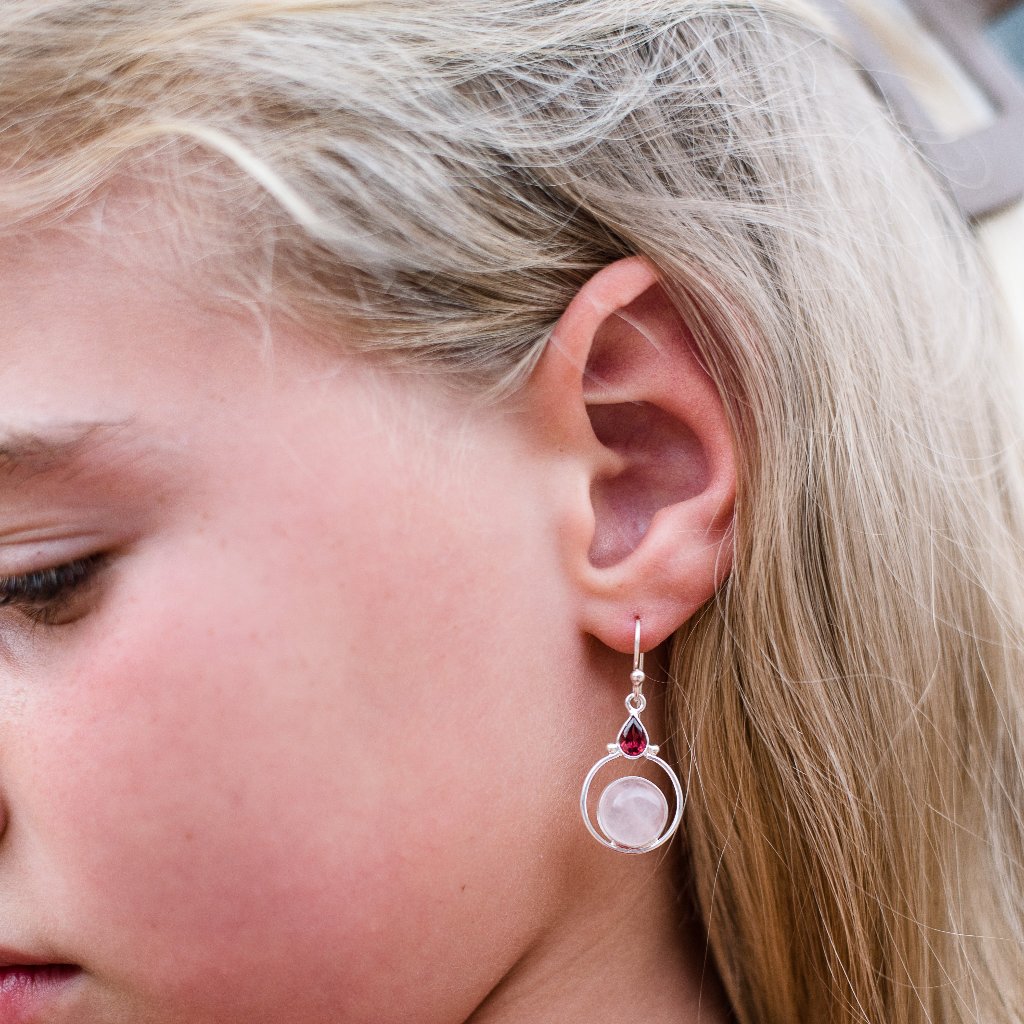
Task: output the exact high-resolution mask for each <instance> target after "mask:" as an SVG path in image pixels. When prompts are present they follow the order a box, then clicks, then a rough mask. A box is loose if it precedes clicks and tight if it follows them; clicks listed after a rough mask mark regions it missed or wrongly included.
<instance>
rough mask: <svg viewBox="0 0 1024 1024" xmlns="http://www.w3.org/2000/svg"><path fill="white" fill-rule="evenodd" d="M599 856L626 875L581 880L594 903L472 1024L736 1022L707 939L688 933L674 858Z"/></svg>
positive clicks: (551, 932)
mask: <svg viewBox="0 0 1024 1024" xmlns="http://www.w3.org/2000/svg"><path fill="white" fill-rule="evenodd" d="M598 854H599V856H602V857H612V856H615V857H618V858H619V860H620V861H622V862H623V864H622V869H621V870H618V871H612V872H608V871H607V864H605V865H602V868H601V869H599V870H598V871H595V872H594V873H593V874H591V873H589V872H588V873H587V874H586V877H584V876H583V875H582V874H581V875H580V876H578V877H577V878H576V879H575V880H574V881H575V886H576V887H579V886H582V885H586V886H588V890H587V892H588V895H587V898H586V899H584V900H580V901H578V904H577V907H576V909H575V910H573V911H572V912H570V913H567V914H565V915H563V916H560V917H559V918H558V920H557V922H556V923H555V924H554V925H553V926H552V927H550V928H549V929H548V930H547V931H546V932H545V933H544V934H543V936H541V938H540V939H538V941H537V942H535V943H534V945H533V946H531V948H530V949H529V950H528V951H527V952H526V953H525V954H524V955H523V956H522V957H521V958H520V959H519V960H518V961H517V962H516V964H515V965H514V966H513V967H512V969H511V970H510V971H508V972H507V973H506V975H505V976H504V977H503V978H502V979H501V981H500V982H499V983H498V985H496V986H495V987H494V989H492V990H491V992H490V993H489V994H488V996H487V998H486V999H485V1000H484V1001H483V1002H482V1003H481V1004H480V1005H479V1006H478V1007H477V1009H476V1010H475V1011H474V1013H473V1014H472V1015H471V1016H470V1017H469V1018H468V1020H467V1021H466V1022H465V1024H550V1022H551V1021H553V1020H557V1021H559V1022H560V1024H594V1022H595V1021H612V1020H642V1021H645V1022H647V1024H698V1022H699V1024H724V1022H726V1021H729V1020H730V1019H731V1018H730V1015H729V1011H728V1008H727V1004H726V1001H725V999H724V997H723V995H722V992H721V988H720V985H719V982H718V979H717V976H716V974H715V969H714V965H713V963H712V961H711V957H710V954H707V955H706V948H705V943H704V941H703V939H702V937H701V936H700V934H699V932H698V930H697V929H695V928H693V927H692V926H691V927H687V926H686V925H684V924H683V920H684V919H685V917H686V916H687V913H688V907H687V904H685V903H684V902H683V901H682V900H680V899H679V898H678V897H677V896H676V894H675V885H674V881H673V877H672V871H673V869H674V868H675V865H676V862H677V858H678V854H677V853H675V851H674V849H671V848H670V849H669V850H668V851H665V850H658V851H656V852H652V853H650V854H640V855H636V856H631V855H623V854H612V853H610V852H609V851H602V850H600V849H598ZM598 879H600V881H598ZM592 883H593V885H594V888H592V889H591V888H589V886H590V885H591V884H592ZM567 902H571V901H567Z"/></svg>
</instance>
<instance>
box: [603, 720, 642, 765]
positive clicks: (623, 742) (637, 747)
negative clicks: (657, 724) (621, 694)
mask: <svg viewBox="0 0 1024 1024" xmlns="http://www.w3.org/2000/svg"><path fill="white" fill-rule="evenodd" d="M605 735H607V733H606V734H605ZM619 749H620V750H621V751H622V752H623V753H624V754H625V755H626V757H639V756H640V755H641V754H642V753H643V752H644V751H645V750H646V749H647V730H646V729H645V728H644V727H643V726H642V725H641V724H640V719H639V718H637V717H636V715H630V716H629V721H628V722H626V724H625V725H624V726H623V727H622V731H621V732H620V733H619Z"/></svg>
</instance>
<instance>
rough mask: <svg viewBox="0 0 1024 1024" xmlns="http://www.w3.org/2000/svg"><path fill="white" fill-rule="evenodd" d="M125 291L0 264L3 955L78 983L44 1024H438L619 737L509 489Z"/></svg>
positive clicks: (517, 915) (429, 407)
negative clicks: (595, 766)
mask: <svg viewBox="0 0 1024 1024" xmlns="http://www.w3.org/2000/svg"><path fill="white" fill-rule="evenodd" d="M139 244H143V243H139ZM145 245H146V246H147V247H149V251H150V252H151V253H156V254H157V257H154V259H155V258H158V254H159V238H158V237H157V236H156V235H155V234H154V236H153V237H151V238H150V240H149V241H147V242H146V243H145ZM151 262H152V260H151ZM144 266H146V267H148V266H149V264H142V263H139V264H133V263H132V261H131V260H125V259H115V258H114V257H113V256H110V255H108V254H107V253H106V252H105V250H104V247H103V244H102V242H101V241H100V240H99V239H98V238H97V240H95V241H93V242H89V241H87V240H82V239H81V238H80V239H77V240H72V239H71V238H70V237H69V236H63V235H57V234H53V235H51V236H37V237H36V238H34V239H33V240H32V241H31V242H18V243H16V244H13V245H7V246H6V247H5V249H4V256H3V261H2V265H0V324H2V328H0V332H2V345H3V358H2V360H0V410H2V412H0V428H2V433H3V438H2V442H0V444H2V448H0V576H3V577H4V578H5V579H4V581H3V582H4V584H5V585H6V591H5V593H6V594H7V595H8V596H9V597H10V602H9V603H8V604H6V605H5V606H4V607H2V608H0V829H3V832H2V837H0V947H11V948H14V949H16V950H19V951H23V952H27V953H34V954H37V955H38V956H41V957H42V958H43V959H48V960H52V961H54V962H68V963H75V964H79V965H81V967H82V971H81V973H80V974H78V975H77V976H76V977H75V978H74V979H73V980H72V981H71V982H70V983H69V984H67V985H65V986H64V987H63V989H62V990H61V992H60V993H59V995H58V997H57V998H55V999H54V1000H53V1001H52V1003H51V1004H48V1006H47V1008H46V1010H45V1011H44V1012H43V1015H42V1016H41V1017H39V1018H38V1019H39V1020H40V1021H41V1020H45V1021H46V1022H47V1024H70V1022H74V1024H99V1022H101V1021H102V1022H104V1024H140V1022H142V1021H145V1022H147V1024H161V1022H168V1024H170V1022H174V1024H186V1022H187V1024H208V1022H214V1021H242V1020H245V1021H253V1022H255V1021H273V1022H275V1024H287V1022H299V1021H302V1022H308V1021H314V1020H316V1021H319V1020H325V1021H326V1020H331V1021H354V1022H356V1021H358V1022H370V1021H372V1022H374V1024H389V1022H396V1024H397V1022H402V1024H408V1022H409V1021H411V1020H415V1021H416V1022H417V1024H430V1022H432V1021H450V1020H463V1019H464V1018H465V1017H466V1016H468V1015H469V1013H471V1012H472V1009H473V1007H474V1006H476V1005H477V1003H478V1002H479V1001H480V1000H481V999H482V998H483V997H484V996H485V995H486V993H487V992H488V990H489V989H490V987H491V986H493V985H494V984H495V982H496V980H497V979H498V977H499V976H500V975H501V973H502V972H504V971H506V970H507V969H508V966H509V964H510V963H511V962H513V961H514V960H515V958H516V956H518V955H519V952H520V951H521V950H522V949H523V948H526V947H527V946H528V945H529V943H530V941H531V939H532V938H533V937H534V933H535V932H536V931H537V930H538V928H539V927H540V926H539V923H538V922H539V921H540V920H541V919H542V917H544V918H547V917H549V916H551V915H552V914H555V913H557V912H558V908H559V906H560V905H561V902H562V901H563V900H565V899H566V898H567V897H566V896H565V895H563V894H564V893H566V892H568V891H569V890H573V891H579V886H580V885H583V886H585V885H586V883H587V878H586V874H587V870H588V868H587V864H588V862H587V861H586V860H585V858H584V859H582V860H581V858H580V857H579V856H578V855H576V854H575V853H573V852H571V851H575V850H576V849H577V848H579V846H580V844H581V843H582V844H585V845H586V846H587V847H588V848H589V845H590V841H589V840H587V839H586V838H585V837H583V835H582V834H583V829H582V827H581V825H580V823H579V821H578V810H577V807H576V801H577V799H578V792H579V790H578V787H579V783H580V779H581V776H582V772H583V771H584V770H585V768H586V767H587V766H588V765H589V764H590V762H592V761H593V760H594V752H595V751H598V752H599V751H600V750H601V747H602V746H603V743H604V742H606V741H607V739H608V736H607V735H606V734H607V732H608V730H609V728H610V726H609V723H613V724H617V721H618V719H619V718H621V716H622V710H621V699H622V693H621V692H620V690H616V691H609V693H608V695H607V700H606V701H605V703H606V705H607V709H606V712H605V711H604V710H601V708H597V709H595V704H600V702H601V701H602V700H604V697H602V696H600V695H595V694H593V693H591V692H590V690H589V687H588V685H587V672H588V667H587V665H586V664H585V663H584V661H585V659H584V658H583V657H582V656H581V657H580V659H579V662H580V663H579V665H578V666H577V665H572V664H570V665H566V664H565V652H566V650H570V651H572V650H583V649H584V647H583V645H580V644H579V643H578V635H577V637H576V638H575V641H574V643H575V646H574V643H573V642H569V641H568V630H569V629H570V627H571V625H572V622H573V619H572V614H571V607H570V606H571V595H570V594H568V593H567V592H566V589H565V588H564V586H563V584H562V583H560V576H559V574H558V573H557V572H554V571H551V568H552V567H553V566H554V565H555V564H556V558H557V555H556V538H555V536H554V528H553V527H552V526H551V524H550V521H549V520H550V513H549V512H548V511H546V500H545V494H544V487H545V484H544V475H543V473H542V472H540V471H539V470H538V463H537V461H536V456H535V455H533V454H531V451H530V447H529V445H528V444H527V443H526V442H525V441H524V440H523V437H524V436H525V435H524V434H523V432H522V431H521V429H520V428H519V427H518V426H517V424H516V422H515V417H514V415H511V414H509V413H508V412H507V411H506V412H504V413H502V412H500V411H499V410H495V411H494V412H493V413H489V414H486V415H485V414H482V413H479V412H478V413H474V414H473V415H472V418H469V417H468V416H467V415H466V414H464V413H462V412H460V409H459V406H458V404H457V402H456V401H455V400H454V399H444V398H442V397H441V396H440V395H439V394H428V393H427V386H426V385H425V384H423V383H419V384H417V385H416V386H415V387H414V386H413V385H412V384H411V383H409V382H408V381H406V382H405V383H403V382H401V381H400V380H399V379H398V378H392V377H385V376H383V375H381V374H378V373H374V372H371V370H370V369H369V368H368V367H367V366H366V365H364V364H362V363H360V362H357V361H355V360H354V359H351V358H342V357H341V356H339V355H337V354H334V352H332V350H331V348H330V346H329V345H327V344H321V345H312V344H307V343H305V342H303V341H302V340H301V339H300V338H299V337H297V336H295V335H294V334H292V335H289V334H288V333H287V332H286V331H278V332H276V333H275V337H274V343H273V349H272V353H271V354H270V355H269V356H267V357H264V355H263V354H262V353H261V344H262V336H261V330H260V327H259V324H258V323H257V321H256V320H255V319H254V318H252V317H250V316H249V315H247V314H246V313H245V312H243V311H241V310H239V312H237V313H236V314H235V315H230V314H228V313H225V312H223V311H222V312H213V311H211V310H209V309H203V308H199V307H198V306H197V305H196V304H194V303H190V302H189V301H188V300H187V299H186V298H185V295H186V292H185V290H184V289H182V288H179V287H177V286H176V285H175V283H174V275H173V273H171V272H170V271H168V272H167V273H166V274H157V273H154V272H153V271H152V269H143V267H144ZM344 343H345V339H344V338H338V339H337V340H336V344H335V349H336V350H337V351H340V350H341V349H342V348H343V347H344ZM409 380H411V378H409ZM512 482H514V486H512V485H511V484H512ZM94 555H101V556H102V558H101V559H99V560H97V561H95V562H92V561H88V560H89V559H92V558H93V556H94ZM79 560H86V561H84V562H82V561H79ZM68 563H77V569H78V570H79V571H78V572H77V573H76V572H74V570H73V569H72V570H65V571H64V572H62V573H61V574H60V576H59V579H57V580H55V579H54V578H45V577H43V578H37V579H35V580H21V581H20V582H19V581H18V580H12V579H11V578H12V577H21V576H23V574H26V573H33V572H40V571H43V570H48V569H51V568H53V567H58V566H64V565H67V564H68ZM75 578H77V579H79V582H78V584H77V586H68V585H65V584H68V582H69V581H71V582H72V583H73V580H74V579H75ZM60 581H63V583H61V582H60ZM61 587H63V589H61ZM556 664H557V665H558V669H559V678H560V679H565V678H568V679H574V678H576V679H579V684H578V687H577V692H575V693H572V694H570V699H568V700H566V699H565V693H564V692H562V693H555V692H553V691H552V688H551V686H550V682H549V680H550V674H549V673H550V668H551V666H552V665H556ZM573 685H574V686H575V684H573ZM583 706H587V708H588V714H587V716H586V718H587V719H590V718H593V720H594V721H597V722H601V723H602V725H603V728H602V730H601V731H600V732H599V733H597V734H595V735H594V736H588V735H586V734H585V729H583V728H582V727H581V721H582V719H583V717H584V716H582V715H581V713H580V708H581V707H583ZM616 709H618V710H616ZM567 737H572V740H571V741H567V739H566V738H567ZM581 837H582V838H581ZM592 845H593V846H594V847H595V848H597V844H592ZM598 856H600V853H599V854H598ZM629 859H631V858H627V860H629ZM570 865H571V871H572V872H573V874H572V880H573V881H574V882H575V883H576V885H575V886H567V885H566V882H567V880H568V877H569V876H568V872H569V871H570V867H569V866H570ZM0 959H2V958H0ZM27 1019H32V1020H33V1021H34V1020H35V1019H36V1018H35V1017H31V1018H27Z"/></svg>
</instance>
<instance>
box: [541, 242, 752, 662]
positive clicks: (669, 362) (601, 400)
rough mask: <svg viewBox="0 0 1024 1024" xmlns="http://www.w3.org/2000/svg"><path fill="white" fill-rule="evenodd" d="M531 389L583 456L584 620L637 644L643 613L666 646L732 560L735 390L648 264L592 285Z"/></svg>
mask: <svg viewBox="0 0 1024 1024" xmlns="http://www.w3.org/2000/svg"><path fill="white" fill-rule="evenodd" d="M531 385H536V387H537V388H538V390H537V392H536V394H538V395H540V396H544V397H546V398H547V399H548V401H542V406H543V407H544V408H543V414H544V415H545V416H546V417H548V425H549V429H551V430H552V431H553V432H552V434H551V437H552V439H554V437H555V436H556V435H557V436H558V438H559V440H558V444H559V447H560V450H561V451H562V454H563V456H564V455H565V454H566V452H565V447H566V445H568V446H569V447H570V448H571V449H572V450H573V454H575V455H577V456H578V458H577V459H569V460H564V458H563V462H562V465H563V466H564V467H565V473H566V475H567V480H566V483H567V484H569V486H570V490H569V491H568V492H566V493H568V494H569V495H570V496H571V497H570V498H569V501H570V502H571V503H572V502H575V504H576V506H577V507H575V508H573V509H572V511H571V514H569V515H568V516H566V518H565V520H564V522H563V523H562V524H560V525H561V529H560V535H561V537H562V540H563V544H564V548H563V553H564V556H565V565H566V571H567V572H568V574H569V577H570V582H571V584H572V586H573V587H574V589H575V592H576V594H577V597H578V599H579V603H580V625H581V627H582V628H583V629H584V630H586V631H587V632H589V633H591V634H592V635H594V636H595V637H597V638H598V639H599V640H601V641H602V643H604V644H606V645H607V646H609V647H611V648H613V649H615V650H619V651H623V652H628V651H630V650H632V643H633V629H634V621H635V617H636V616H638V615H639V616H640V617H641V619H642V621H643V635H644V646H645V648H648V647H651V646H654V645H656V644H659V643H661V642H662V641H663V640H664V639H666V638H667V637H668V636H670V635H671V634H672V633H673V632H674V631H675V630H676V629H678V628H679V626H680V625H682V623H684V622H685V621H686V620H687V619H688V618H689V617H690V616H691V615H693V614H694V612H696V611H697V609H698V608H699V607H700V606H701V605H702V604H704V603H705V602H706V601H707V600H708V599H709V598H710V597H711V596H712V595H713V594H714V592H715V590H716V589H717V587H718V586H720V585H721V583H722V581H723V580H724V579H725V577H726V576H727V575H728V573H729V571H730V570H731V568H732V524H733V506H734V501H735V488H736V472H735V459H734V451H733V443H732V436H731V432H730V430H729V427H728V420H727V416H726V413H725V408H724V405H723V403H722V400H721V396H720V395H719V393H718V391H717V389H716V387H715V385H714V383H713V381H712V379H711V377H710V376H709V375H708V373H707V371H706V370H705V368H704V367H703V365H702V364H701V362H700V359H699V358H698V355H697V352H696V349H695V347H694V345H693V339H692V336H691V334H690V331H689V329H688V327H687V325H686V323H685V322H684V321H683V319H682V317H681V316H680V314H679V312H678V311H677V309H676V308H675V306H674V305H673V304H672V302H671V301H670V299H669V297H668V295H667V294H666V292H665V290H664V289H663V287H662V286H661V284H660V283H659V281H658V277H657V275H656V273H655V272H654V271H653V269H652V268H651V267H650V266H649V264H647V263H646V261H644V260H643V259H641V258H639V257H629V258H627V259H623V260H619V261H617V262H616V263H613V264H611V265H609V266H607V267H605V268H603V269H602V270H601V271H599V272H598V273H597V274H595V275H594V276H593V277H592V278H591V279H590V280H589V281H588V282H587V283H586V284H585V285H584V286H583V287H582V288H581V289H580V291H579V292H578V293H577V295H576V296H575V297H574V299H573V301H572V303H570V305H569V306H568V307H567V309H566V311H565V314H564V315H563V316H562V318H561V319H560V320H559V323H558V325H557V327H556V328H555V331H554V332H553V335H552V339H551V344H550V345H549V348H548V350H546V351H545V353H544V355H543V357H542V359H541V361H540V363H538V366H537V368H536V370H535V375H534V378H533V379H532V380H531ZM556 398H557V400H556ZM581 469H582V470H583V472H585V473H586V476H587V480H586V484H587V486H586V487H583V486H581V480H580V479H579V473H580V471H581ZM569 476H573V479H572V480H571V481H570V480H569V479H568V477H569ZM581 503H584V504H585V506H586V507H585V508H584V507H578V506H579V505H580V504H581Z"/></svg>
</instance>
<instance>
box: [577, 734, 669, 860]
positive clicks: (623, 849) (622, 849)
mask: <svg viewBox="0 0 1024 1024" xmlns="http://www.w3.org/2000/svg"><path fill="white" fill-rule="evenodd" d="M620 757H621V758H623V759H624V760H627V761H640V760H642V759H644V758H646V759H647V760H648V761H653V762H654V763H655V764H656V765H658V767H660V768H661V769H663V770H664V772H665V774H666V775H667V776H668V777H669V781H670V782H671V783H672V790H673V792H674V793H675V796H676V813H675V814H674V815H673V816H672V820H671V821H670V822H669V824H668V827H667V828H666V829H665V831H664V832H662V834H661V835H660V836H658V838H657V839H652V840H651V841H650V842H649V843H645V844H644V845H643V846H623V845H622V843H617V842H615V840H614V839H609V838H608V837H607V836H606V835H604V834H603V833H601V832H599V831H598V829H597V828H596V827H595V826H594V823H593V822H592V821H591V820H590V815H589V814H588V813H587V795H588V794H589V793H590V784H591V783H592V782H593V781H594V776H595V775H597V773H598V772H599V771H600V770H601V769H602V768H603V767H604V766H605V765H606V764H610V763H611V762H612V761H615V760H618V758H620ZM641 778H642V776H641ZM685 804H686V798H685V797H684V796H683V786H682V783H681V782H680V781H679V776H678V775H676V773H675V772H674V771H673V770H672V768H671V766H670V765H668V764H667V763H666V762H665V761H663V760H662V759H661V758H660V757H658V755H657V754H648V753H646V752H644V753H643V754H641V755H640V756H639V757H628V756H627V755H626V754H624V753H623V752H622V751H621V750H615V751H613V752H612V753H610V754H608V755H607V756H605V757H602V758H601V760H600V761H598V762H597V764H595V765H594V767H593V768H591V769H590V771H589V772H587V777H586V779H584V780H583V789H582V790H581V792H580V813H581V814H582V815H583V823H584V824H585V825H586V826H587V829H588V830H589V832H590V834H591V835H592V836H593V837H594V838H595V839H596V840H597V841H598V842H599V843H601V845H602V846H607V847H608V849H609V850H618V851H619V853H650V851H651V850H656V849H657V848H658V847H659V846H661V845H662V843H667V842H668V841H669V840H670V839H671V838H672V836H673V835H675V832H676V829H677V828H679V823H680V822H681V821H682V820H683V807H684V806H685Z"/></svg>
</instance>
